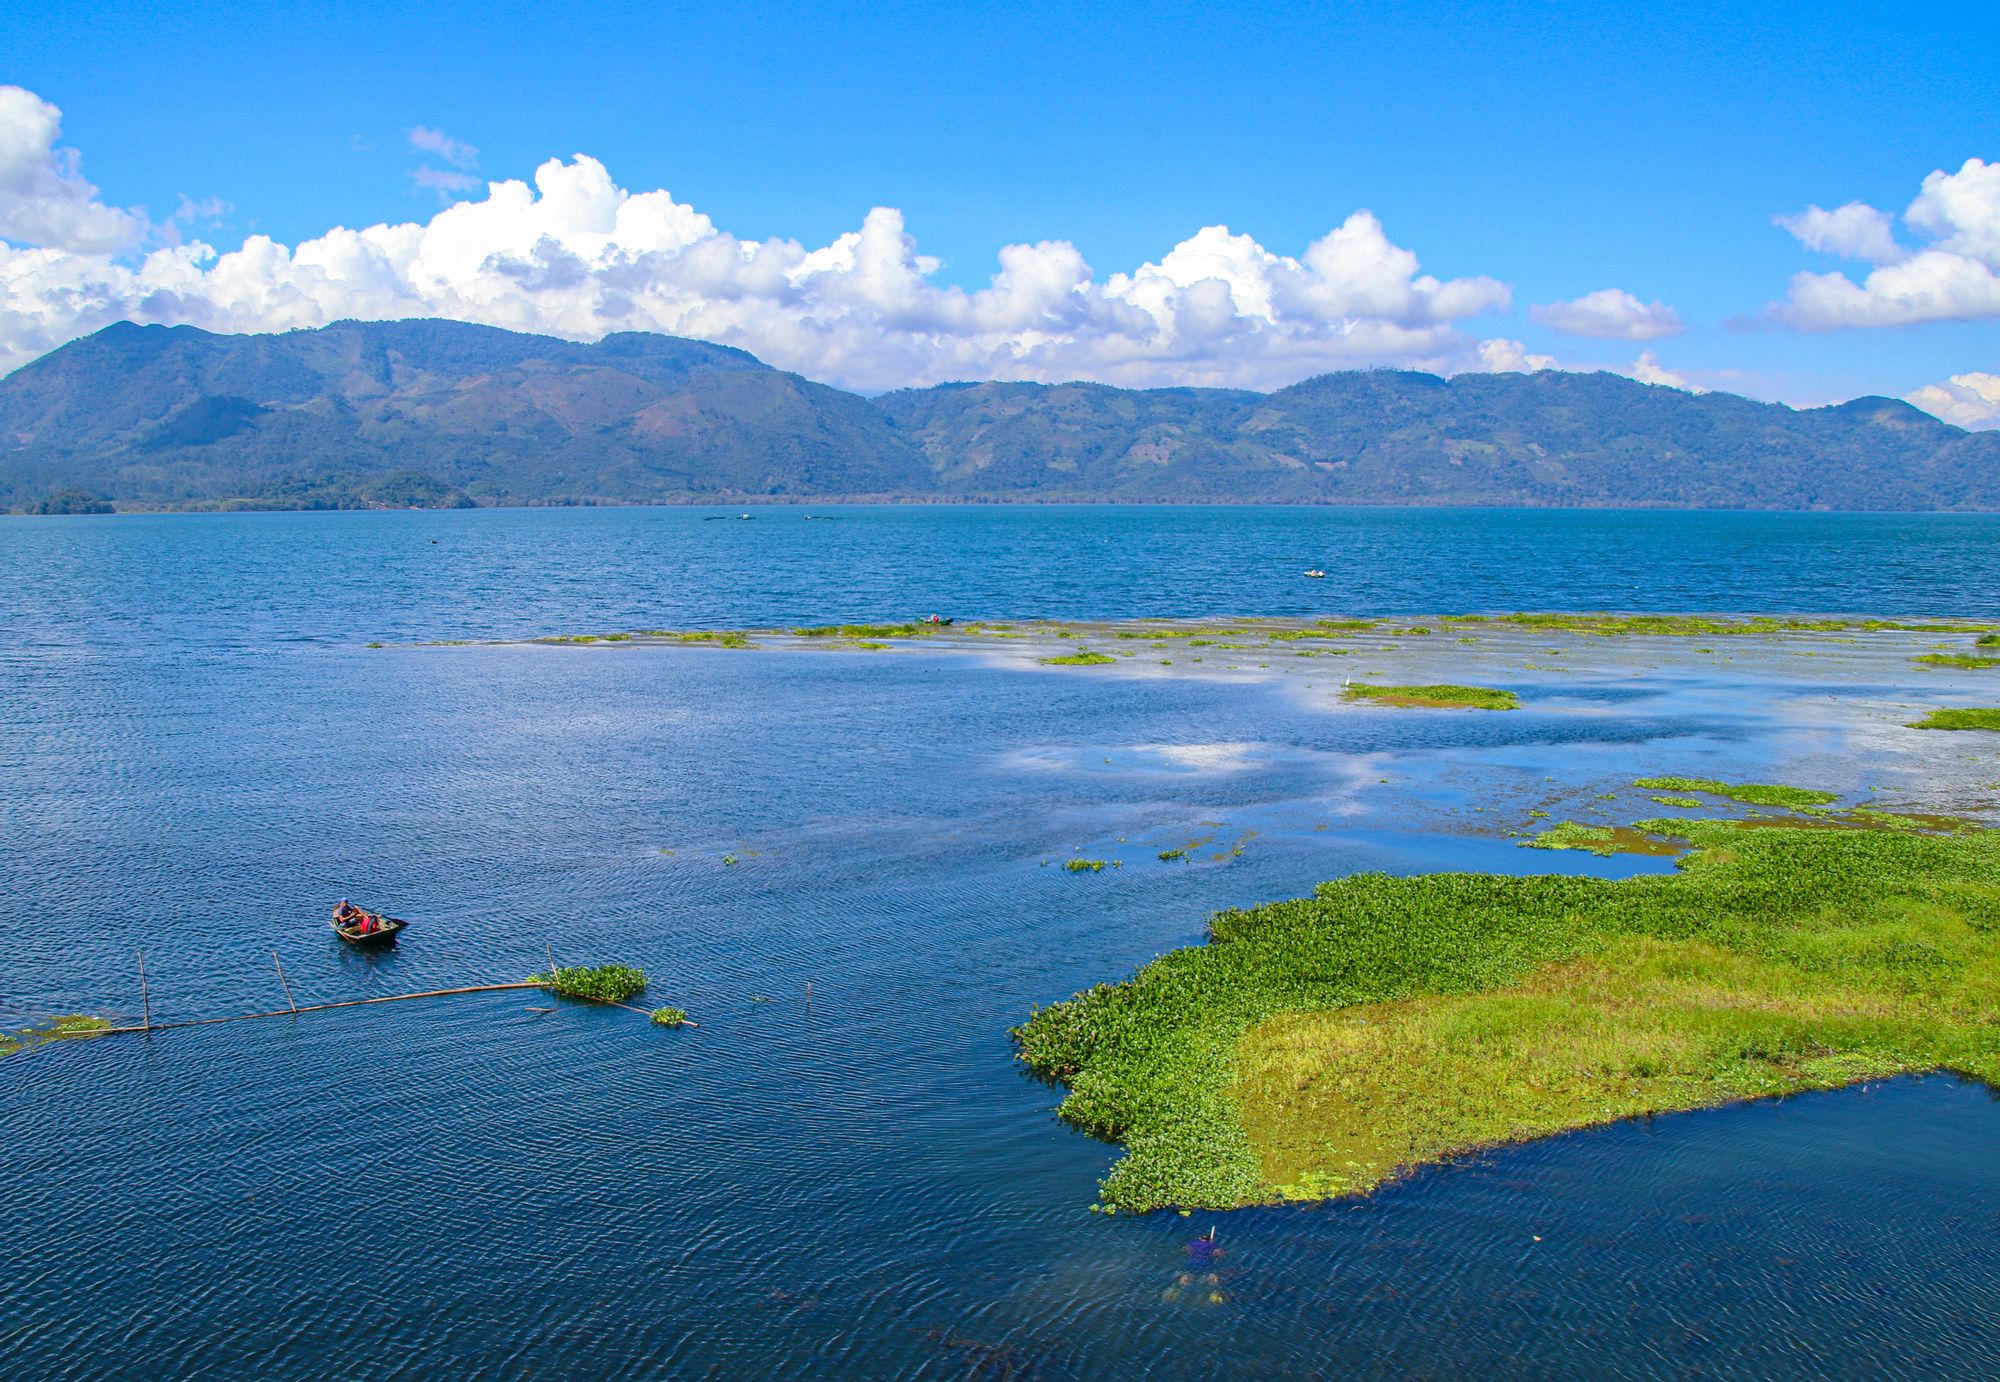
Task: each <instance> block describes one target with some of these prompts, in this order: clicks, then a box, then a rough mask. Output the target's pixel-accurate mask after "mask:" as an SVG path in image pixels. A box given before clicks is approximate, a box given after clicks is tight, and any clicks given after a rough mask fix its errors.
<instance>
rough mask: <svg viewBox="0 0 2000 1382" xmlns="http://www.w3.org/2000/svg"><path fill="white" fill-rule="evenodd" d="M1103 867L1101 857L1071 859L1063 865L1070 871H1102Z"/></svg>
mask: <svg viewBox="0 0 2000 1382" xmlns="http://www.w3.org/2000/svg"><path fill="white" fill-rule="evenodd" d="M1105 867H1106V865H1105V863H1104V861H1103V860H1102V859H1072V860H1070V861H1069V862H1068V863H1066V864H1064V865H1063V868H1064V869H1066V870H1067V871H1069V872H1070V873H1103V872H1104V870H1105Z"/></svg>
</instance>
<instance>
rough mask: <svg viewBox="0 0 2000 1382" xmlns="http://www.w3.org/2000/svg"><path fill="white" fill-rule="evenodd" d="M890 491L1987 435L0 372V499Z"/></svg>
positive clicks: (1451, 388)
mask: <svg viewBox="0 0 2000 1382" xmlns="http://www.w3.org/2000/svg"><path fill="white" fill-rule="evenodd" d="M862 499H866V500H903V501H915V502H966V501H992V500H1003V501H1044V502H1077V501H1106V502H1179V503H1226V502H1264V503H1332V504H1468V505H1522V506H1534V507H1607V508H1627V507H1648V508H1653V507H1676V508H1785V509H1812V508H1824V509H1840V510H1860V509H1908V510H1961V509H1962V510H1976V511H1991V510H2000V433H1969V432H1966V431H1964V430H1963V429H1961V428H1958V427H1954V426H1952V425H1951V424H1949V423H1946V422H1943V421H1941V420H1939V419H1937V418H1934V417H1932V416H1931V415H1930V414H1928V413H1925V412H1923V411H1921V410H1920V409H1917V408H1915V407H1913V406H1912V405H1910V404H1908V403H1905V402H1903V401H1901V400H1899V399H1892V398H1884V397H1878V396H1866V397H1862V398H1856V399H1851V400H1849V401H1847V402H1845V403H1840V404H1834V405H1830V406H1828V407H1825V408H1813V409H1792V408H1789V407H1786V406H1785V405H1782V404H1774V403H1761V402H1757V401H1755V400H1752V399H1747V398H1742V397H1739V396H1737V395H1734V394H1724V393H1710V394H1700V395H1696V394H1689V393H1685V392H1682V391H1680V390H1675V389H1669V388H1664V387H1660V386H1655V385H1646V384H1641V383H1638V382H1637V381H1634V380H1631V379H1627V378H1624V377H1623V376H1619V375H1612V374H1581V373H1570V372H1562V371H1542V372H1539V373H1535V374H1513V375H1507V374H1464V375H1457V376H1454V377H1452V378H1448V379H1447V378H1443V377H1440V376H1437V375H1432V374H1425V373H1421V372H1418V371H1409V370H1368V371H1348V372H1342V373H1336V374H1325V375H1318V376H1315V377H1313V378H1311V379H1306V380H1302V381H1300V382H1299V383H1297V384H1293V385H1290V386H1288V387H1286V388H1283V389H1278V390H1274V391H1272V392H1270V393H1258V392H1254V391H1250V390H1240V389H1211V388H1162V389H1124V388H1119V387H1116V386H1113V385H1107V384H1096V383H1089V382H1072V383H1062V384H1039V383H1018V382H1006V381H987V382H959V383H948V384H939V385H935V386H932V387H929V388H922V389H904V390H897V391H894V392H891V393H887V394H883V395H881V396H879V397H876V398H864V397H862V396H859V395H856V394H851V393H847V392H845V391H843V390H840V389H836V388H833V387H832V386H830V385H825V384H819V383H815V382H813V381H811V380H808V379H805V378H803V377H802V376H800V375H796V374H791V373H788V372H786V371H783V370H778V369H775V368H773V367H772V366H770V365H767V364H765V363H764V362H762V361H760V360H758V359H757V358H756V357H755V356H753V355H750V354H749V353H747V352H745V351H741V350H737V349H735V348H733V347H729V346H720V345H714V344H711V343H708V342H703V341H693V340H686V339H682V338H679V337H673V336H665V335H656V334H652V333H646V332H624V333H618V334H614V335H611V336H607V337H605V338H603V339H602V340H600V341H597V342H594V343H580V342H575V341H569V340H565V339H562V338H558V337H549V336H534V335H528V334H524V333H519V332H512V331H507V330H504V329H501V328H498V327H489V326H478V325H473V324H469V323H463V322H452V321H444V320H439V319H414V320H407V321H396V322H353V321H347V322H336V323H333V324H332V325H329V326H325V327H317V328H309V329H302V330H298V331H291V332H284V333H273V334H264V335H221V334H217V333H213V332H208V331H205V330H202V329H200V328H198V327H192V326H174V327H165V326H138V325H134V324H132V323H129V322H128V323H118V324H115V325H112V326H108V327H105V328H104V329H103V330H101V331H99V332H96V333H94V334H93V335H90V336H86V337H82V338H79V339H78V340H76V341H72V342H70V343H69V344H67V345H65V346H62V347H60V348H58V349H57V350H54V351H51V352H50V353H49V354H48V355H45V356H43V357H42V358H41V359H39V360H36V361H34V362H32V363H30V364H28V365H25V366H23V367H22V368H21V369H19V370H17V371H15V372H14V373H13V374H12V375H9V376H7V377H6V378H4V379H0V509H12V510H30V511H42V512H75V511H102V510H104V509H106V508H111V507H116V508H121V509H177V508H355V507H432V506H438V505H470V504H561V503H685V502H727V503H738V502H747V501H779V502H783V501H804V500H811V501H813V502H828V501H834V500H862Z"/></svg>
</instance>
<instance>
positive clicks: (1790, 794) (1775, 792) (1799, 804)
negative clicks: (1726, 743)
mask: <svg viewBox="0 0 2000 1382" xmlns="http://www.w3.org/2000/svg"><path fill="white" fill-rule="evenodd" d="M1632 785H1633V786H1634V787H1638V788H1640V789H1642V790H1644V791H1648V792H1706V793H1708V795H1710V796H1712V797H1726V798H1727V799H1728V800H1730V801H1740V802H1742V803H1744V804H1745V805H1746V806H1787V807H1791V808H1792V809H1794V810H1804V809H1806V808H1809V807H1815V806H1825V805H1826V804H1828V803H1829V802H1835V801H1839V800H1840V793H1838V792H1821V791H1817V790H1815V789H1813V788H1811V787H1785V786H1781V785H1779V784H1777V783H1771V782H1718V781H1716V780H1715V779H1714V778H1710V777H1642V778H1639V779H1637V780H1636V781H1634V782H1633V784H1632ZM1656 800H1657V798H1656ZM1676 804H1677V803H1676ZM1690 804H1691V805H1699V804H1700V803H1698V802H1696V803H1690Z"/></svg>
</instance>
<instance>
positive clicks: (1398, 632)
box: [1389, 624, 1431, 638]
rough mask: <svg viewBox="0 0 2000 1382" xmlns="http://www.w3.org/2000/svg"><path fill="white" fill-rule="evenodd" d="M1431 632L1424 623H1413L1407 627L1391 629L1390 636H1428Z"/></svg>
mask: <svg viewBox="0 0 2000 1382" xmlns="http://www.w3.org/2000/svg"><path fill="white" fill-rule="evenodd" d="M1430 632H1431V631H1430V630H1429V629H1428V628H1426V627H1425V626H1424V625H1422V624H1412V625H1411V626H1410V627H1409V628H1407V629H1391V630H1390V632H1389V636H1390V637H1391V638H1428V637H1429V636H1430Z"/></svg>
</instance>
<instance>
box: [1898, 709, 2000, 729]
mask: <svg viewBox="0 0 2000 1382" xmlns="http://www.w3.org/2000/svg"><path fill="white" fill-rule="evenodd" d="M1910 728H1911V729H1992V730H2000V710H1990V709H1979V708H1974V707H1967V708H1965V709H1962V710H1933V711H1932V712H1931V713H1930V714H1928V715H1926V716H1924V718H1923V719H1921V720H1918V721H1916V722H1915V723H1913V724H1912V725H1911V726H1910Z"/></svg>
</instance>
